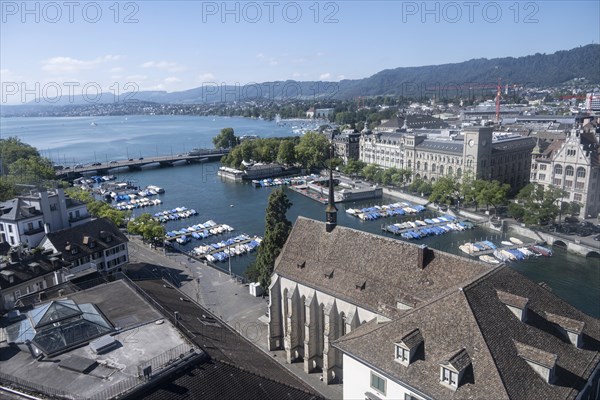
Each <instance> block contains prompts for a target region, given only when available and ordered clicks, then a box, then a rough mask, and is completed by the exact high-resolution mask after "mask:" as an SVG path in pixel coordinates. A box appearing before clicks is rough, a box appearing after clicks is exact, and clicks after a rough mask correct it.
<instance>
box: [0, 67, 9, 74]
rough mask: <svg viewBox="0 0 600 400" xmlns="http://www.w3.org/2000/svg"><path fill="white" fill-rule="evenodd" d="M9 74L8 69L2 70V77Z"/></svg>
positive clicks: (0, 72)
mask: <svg viewBox="0 0 600 400" xmlns="http://www.w3.org/2000/svg"><path fill="white" fill-rule="evenodd" d="M9 72H10V71H9V70H8V68H5V69H0V75H8V74H9Z"/></svg>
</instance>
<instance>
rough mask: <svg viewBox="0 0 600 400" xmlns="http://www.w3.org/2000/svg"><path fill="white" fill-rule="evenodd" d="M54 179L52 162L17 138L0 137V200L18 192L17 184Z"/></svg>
mask: <svg viewBox="0 0 600 400" xmlns="http://www.w3.org/2000/svg"><path fill="white" fill-rule="evenodd" d="M54 180H56V175H55V174H54V169H53V167H52V162H50V160H48V159H47V158H44V157H42V156H40V154H39V152H38V151H37V149H36V148H35V147H32V146H30V145H28V144H26V143H23V142H21V140H20V139H19V138H16V137H9V138H7V139H0V189H1V190H0V201H3V200H7V199H10V198H12V197H14V196H15V195H17V194H18V190H17V185H19V184H22V185H37V186H40V185H43V186H47V184H48V181H54Z"/></svg>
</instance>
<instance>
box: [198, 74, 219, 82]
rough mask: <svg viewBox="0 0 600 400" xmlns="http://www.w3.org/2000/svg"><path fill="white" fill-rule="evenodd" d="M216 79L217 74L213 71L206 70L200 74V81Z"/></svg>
mask: <svg viewBox="0 0 600 400" xmlns="http://www.w3.org/2000/svg"><path fill="white" fill-rule="evenodd" d="M214 79H215V75H214V74H213V73H211V72H205V73H203V74H200V75H198V81H199V82H206V81H213V80H214Z"/></svg>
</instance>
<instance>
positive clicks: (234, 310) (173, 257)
mask: <svg viewBox="0 0 600 400" xmlns="http://www.w3.org/2000/svg"><path fill="white" fill-rule="evenodd" d="M129 258H130V262H131V263H143V264H148V265H149V266H148V267H147V268H146V271H144V273H146V274H147V278H159V277H161V278H164V279H166V280H168V281H170V282H174V283H175V286H177V288H178V290H180V291H181V293H182V298H183V296H187V299H186V300H192V301H195V302H197V303H198V304H199V305H201V306H203V307H204V308H206V309H207V310H208V311H210V312H211V313H213V315H215V316H216V317H217V318H219V319H220V320H221V321H223V322H225V323H227V324H228V325H229V326H230V327H231V328H233V329H235V330H236V331H237V332H239V333H240V334H242V335H243V336H244V337H245V338H246V339H248V340H249V341H250V342H252V343H253V344H254V345H255V346H257V347H258V348H259V349H261V350H262V351H264V352H265V353H267V354H269V355H270V356H271V357H273V359H274V360H277V361H278V362H279V363H280V364H281V365H282V366H283V367H284V368H286V369H288V370H289V371H291V372H292V373H294V375H296V376H297V377H298V378H300V379H302V380H303V381H304V382H306V383H307V384H308V385H309V386H311V387H312V388H314V389H315V390H316V391H317V392H319V393H321V394H322V395H323V396H324V397H326V398H329V399H339V398H342V397H343V393H342V385H341V384H336V385H325V384H324V383H323V382H321V379H320V377H321V375H320V374H319V373H313V374H306V373H304V370H303V364H302V363H295V364H287V363H286V362H285V352H284V351H275V352H269V351H267V348H266V346H267V316H266V312H267V308H268V298H262V296H261V297H254V296H251V295H250V294H249V288H248V285H247V284H243V283H241V282H240V280H239V279H236V278H232V277H230V275H229V274H228V273H227V272H224V271H220V270H218V269H216V268H214V267H210V266H208V265H206V264H204V263H202V262H199V261H196V260H194V259H193V258H188V257H187V256H186V255H185V254H180V253H167V254H166V255H165V254H164V253H163V251H162V249H160V250H156V249H150V247H149V245H147V244H144V243H142V241H141V240H140V239H139V238H137V237H130V242H129Z"/></svg>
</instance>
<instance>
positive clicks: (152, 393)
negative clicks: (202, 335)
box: [138, 360, 320, 400]
mask: <svg viewBox="0 0 600 400" xmlns="http://www.w3.org/2000/svg"><path fill="white" fill-rule="evenodd" d="M139 395H140V396H143V398H144V399H146V400H171V399H173V400H180V399H202V400H211V399H214V400H222V399H236V400H237V399H239V400H244V399H267V400H269V399H270V400H281V399H298V400H313V399H314V400H316V399H320V397H317V396H315V395H313V394H311V393H308V392H305V391H302V390H300V389H296V388H293V387H291V386H287V385H285V384H283V383H279V382H275V381H273V380H270V379H267V378H263V377H260V376H258V375H255V374H253V373H251V372H247V371H245V370H243V369H241V368H239V367H237V366H235V365H231V364H227V363H224V362H220V361H214V360H211V361H206V362H204V363H203V364H201V365H198V366H196V367H195V368H194V369H192V370H189V371H182V372H180V373H178V374H176V375H174V376H172V377H170V378H169V379H168V380H167V381H165V382H162V383H161V384H160V385H159V386H158V387H156V388H154V389H151V390H148V391H147V392H146V393H140V394H139ZM138 398H141V397H138Z"/></svg>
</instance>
